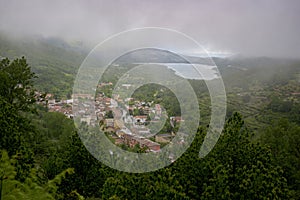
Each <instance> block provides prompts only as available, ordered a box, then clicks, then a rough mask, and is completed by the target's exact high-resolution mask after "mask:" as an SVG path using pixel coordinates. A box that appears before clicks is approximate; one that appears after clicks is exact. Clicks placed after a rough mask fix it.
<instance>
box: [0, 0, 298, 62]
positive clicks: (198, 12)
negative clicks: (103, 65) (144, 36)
mask: <svg viewBox="0 0 300 200" xmlns="http://www.w3.org/2000/svg"><path fill="white" fill-rule="evenodd" d="M145 26H147V27H149V26H154V27H165V28H171V29H175V30H178V31H181V32H183V33H185V34H187V35H189V36H191V37H193V38H194V39H196V40H197V41H198V42H199V43H201V44H202V45H204V47H205V48H207V49H208V50H209V51H220V52H232V53H241V54H244V55H255V56H280V57H282V56H284V57H287V56H288V57H297V58H300V1H299V0H281V1H280V0H249V1H246V0H245V1H243V0H218V1H217V0H206V1H204V0H194V1H193V0H191V1H184V0H181V1H176V0H169V1H168V0H160V1H158V0H157V1H154V0H115V1H113V0H107V1H100V0H97V1H96V0H95V1H84V0H81V1H79V0H77V1H76V0H75V1H74V0H73V1H71V0H67V1H61V0H54V1H53V0H51V1H42V0H26V1H16V0H0V30H4V31H9V32H14V33H17V34H41V35H43V36H47V37H48V36H50V37H52V36H60V37H64V38H65V39H72V40H74V39H76V40H83V41H85V42H90V43H92V44H97V43H99V42H101V41H102V40H104V39H105V38H107V37H109V36H111V35H112V34H115V33H118V32H120V31H124V30H127V29H132V28H139V27H145ZM0 45H1V44H0Z"/></svg>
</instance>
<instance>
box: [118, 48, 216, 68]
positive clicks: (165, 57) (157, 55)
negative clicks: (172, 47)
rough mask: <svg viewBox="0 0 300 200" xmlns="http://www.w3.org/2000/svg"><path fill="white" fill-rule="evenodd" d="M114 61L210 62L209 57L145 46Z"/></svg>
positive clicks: (207, 63) (208, 63)
mask: <svg viewBox="0 0 300 200" xmlns="http://www.w3.org/2000/svg"><path fill="white" fill-rule="evenodd" d="M185 58H186V59H185ZM115 62H116V63H119V64H121V63H189V62H191V63H194V64H196V63H197V64H206V65H210V64H212V62H211V60H210V58H202V57H194V56H187V55H179V54H175V53H173V52H170V51H167V50H161V49H154V48H146V49H138V50H135V51H131V52H129V53H127V54H125V55H123V56H121V57H119V58H118V59H117V60H116V61H115Z"/></svg>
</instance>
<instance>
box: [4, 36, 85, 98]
mask: <svg viewBox="0 0 300 200" xmlns="http://www.w3.org/2000/svg"><path fill="white" fill-rule="evenodd" d="M85 55H86V53H85V51H84V50H83V49H80V47H76V46H71V45H69V44H68V43H66V42H64V41H63V40H60V39H57V38H50V39H49V38H42V37H27V38H14V37H10V36H8V35H5V34H3V33H2V34H0V56H1V57H8V58H19V57H21V56H25V57H26V59H27V61H28V64H29V65H30V66H31V67H32V71H33V72H35V73H36V75H37V76H38V77H39V78H38V79H36V81H35V85H36V88H37V89H38V90H40V91H43V92H47V93H53V94H55V95H56V96H57V97H58V98H65V97H67V96H70V94H71V93H72V84H73V80H74V76H75V74H76V72H77V69H78V68H79V66H80V64H81V62H82V61H83V59H84V57H85Z"/></svg>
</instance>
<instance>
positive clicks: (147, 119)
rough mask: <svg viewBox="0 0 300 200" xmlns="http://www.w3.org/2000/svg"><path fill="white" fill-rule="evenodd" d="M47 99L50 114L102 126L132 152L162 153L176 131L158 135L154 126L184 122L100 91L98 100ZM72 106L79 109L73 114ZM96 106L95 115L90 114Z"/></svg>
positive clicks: (156, 107) (89, 97) (78, 97)
mask: <svg viewBox="0 0 300 200" xmlns="http://www.w3.org/2000/svg"><path fill="white" fill-rule="evenodd" d="M112 85H113V84H112V83H111V82H108V83H100V84H98V85H97V88H98V89H99V91H101V88H103V87H111V86H112ZM123 87H125V88H129V87H130V85H129V84H124V85H123ZM44 100H45V101H44V102H46V106H47V108H48V110H49V111H50V112H60V113H63V114H64V115H66V116H67V117H69V118H73V117H74V115H75V116H76V117H79V118H80V122H84V123H86V124H87V125H90V126H99V127H100V129H101V130H102V131H103V132H105V134H106V135H107V136H108V137H109V138H110V139H111V141H112V142H114V143H115V144H116V145H118V146H123V147H124V145H125V146H126V147H127V148H129V149H133V148H135V147H138V148H139V149H144V150H145V151H146V152H159V151H160V149H161V148H162V146H164V145H166V144H168V143H170V142H171V140H172V139H173V138H174V136H175V133H174V132H173V131H171V132H165V133H159V134H157V132H156V131H153V130H151V128H150V127H151V124H152V127H153V126H154V127H155V126H156V125H159V123H160V121H161V120H169V121H167V123H170V125H171V126H172V127H173V128H174V127H175V125H176V124H179V123H180V122H181V121H182V119H181V117H179V116H172V117H169V118H168V116H167V114H166V112H165V110H164V109H163V108H162V106H161V105H160V104H158V103H154V102H153V101H152V102H147V101H140V100H137V99H133V98H126V99H122V98H120V96H119V95H114V96H113V97H112V98H110V97H107V96H106V95H105V94H104V93H103V92H97V93H96V96H95V97H93V96H92V95H89V94H77V95H76V96H72V99H67V100H59V101H57V100H55V99H54V98H53V95H51V94H46V96H45V98H44ZM82 100H84V101H82ZM73 105H75V106H76V108H77V109H78V110H76V112H74V113H73V110H72V107H73ZM93 106H94V109H93V111H94V112H91V108H92V107H93Z"/></svg>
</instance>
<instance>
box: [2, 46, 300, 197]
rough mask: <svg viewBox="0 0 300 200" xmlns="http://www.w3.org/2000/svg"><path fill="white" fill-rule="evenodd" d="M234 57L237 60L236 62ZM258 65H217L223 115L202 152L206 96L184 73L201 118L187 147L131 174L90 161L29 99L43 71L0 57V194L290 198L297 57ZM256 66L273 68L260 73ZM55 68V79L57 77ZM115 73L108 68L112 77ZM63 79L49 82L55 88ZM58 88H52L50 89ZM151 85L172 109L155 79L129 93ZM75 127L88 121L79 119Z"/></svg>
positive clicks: (294, 177)
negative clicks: (159, 165)
mask: <svg viewBox="0 0 300 200" xmlns="http://www.w3.org/2000/svg"><path fill="white" fill-rule="evenodd" d="M2 51H4V50H3V49H2V50H1V52H2ZM54 51H56V50H55V49H54ZM5 52H8V53H10V51H8V50H5ZM2 55H4V53H3V54H2ZM49 59H50V58H49ZM53 63H55V61H53ZM53 63H51V64H49V66H50V65H52V64H53ZM225 63H226V62H225ZM264 63H265V62H264ZM242 64H243V63H242ZM242 64H239V65H238V64H237V65H238V67H245V66H243V65H242ZM247 64H248V63H247ZM281 64H282V63H281ZM224 65H225V64H224ZM237 65H236V66H237ZM257 66H259V67H256V68H255V67H254V68H250V67H248V68H246V69H247V70H237V69H233V68H229V69H227V68H225V67H223V68H222V73H223V74H224V82H225V85H226V89H227V90H228V91H227V93H228V114H227V116H228V117H227V122H226V125H225V128H224V131H223V134H222V135H221V137H220V139H219V141H218V143H217V144H216V146H215V147H214V149H213V150H212V152H210V153H209V155H208V156H206V157H205V158H203V159H201V158H199V156H198V153H199V149H200V146H201V144H202V142H203V139H204V137H205V134H206V126H207V121H208V118H209V113H210V109H209V106H208V105H209V95H208V91H207V89H206V87H205V84H204V83H203V81H196V80H192V81H190V83H191V85H192V86H193V88H194V90H195V92H196V94H197V97H198V99H199V103H200V107H201V112H202V113H201V117H204V120H203V121H201V124H200V126H199V129H198V132H197V135H196V138H195V140H194V141H193V143H192V145H191V147H190V148H189V149H188V150H187V151H186V152H185V153H184V154H183V155H182V157H180V158H179V159H178V160H176V161H175V162H174V163H172V164H171V165H170V166H168V167H166V168H163V169H160V170H158V171H155V172H151V173H144V174H130V173H125V172H119V171H116V170H113V169H111V168H109V167H107V166H105V165H103V164H102V163H100V162H99V161H98V160H96V159H95V158H94V157H93V156H92V155H91V154H90V153H89V152H88V151H87V150H86V148H85V147H84V146H83V144H82V142H81V140H80V138H79V137H78V135H77V129H76V128H75V127H74V124H73V121H72V120H71V119H68V118H66V117H65V116H64V115H63V114H61V113H56V112H52V113H51V112H48V111H47V109H45V108H43V107H42V106H38V105H36V104H35V101H34V87H33V84H35V86H38V87H39V89H41V90H42V91H44V92H47V91H46V88H44V89H45V90H43V87H44V86H41V85H36V84H37V83H38V82H39V81H41V83H42V82H43V81H44V80H40V79H41V77H39V78H35V74H34V73H32V71H31V68H30V67H29V66H28V65H27V61H26V59H25V58H20V59H15V60H11V61H10V60H9V59H3V60H2V61H1V63H0V77H1V82H0V160H1V162H0V199H1V200H6V199H21V200H22V199H68V200H71V199H299V198H300V187H299V185H300V184H299V183H300V154H299V149H300V146H299V145H300V135H299V133H300V125H299V124H300V120H299V116H300V113H299V110H300V106H299V103H300V102H299V96H298V94H297V93H299V92H300V88H299V67H298V66H299V63H297V62H292V63H289V64H287V67H286V68H285V69H286V71H282V72H281V73H278V74H277V73H274V72H272V70H271V69H269V67H265V68H263V67H262V66H260V65H257ZM45 67H47V70H50V69H51V68H48V65H47V66H45ZM279 68H280V67H277V66H275V68H274V69H279ZM41 69H42V68H41ZM262 69H269V70H270V73H271V72H272V74H268V76H267V77H262V76H261V75H259V71H260V70H262ZM35 70H36V68H35ZM35 70H33V71H35ZM51 70H52V69H51ZM72 70H74V71H73V72H72V73H75V69H72ZM111 70H113V69H111ZM124 70H125V69H124ZM42 71H43V70H42ZM43 73H44V71H43V72H40V73H39V74H38V75H42V74H43ZM72 73H70V74H72ZM56 75H57V74H55V75H53V76H55V79H57V78H58V77H60V75H57V76H56ZM117 75H118V74H116V73H114V76H116V77H115V78H117V77H118V76H117ZM64 76H65V75H64ZM67 76H68V75H67ZM242 77H243V78H242ZM51 78H52V77H49V81H50V79H51ZM106 78H108V76H106ZM55 79H53V80H55ZM58 79H61V80H62V81H66V82H68V81H70V80H72V79H65V77H60V78H58ZM53 80H52V81H53ZM112 82H113V83H115V82H114V81H112ZM297 83H298V84H297ZM43 84H46V83H43ZM71 84H72V81H71V82H70V83H69V82H68V83H67V84H66V85H64V84H62V85H60V84H58V85H56V86H55V87H57V90H59V91H63V90H64V88H65V87H69V85H71ZM51 90H52V89H51ZM53 91H54V90H53ZM107 91H109V89H108V88H107ZM142 91H144V93H143V92H142ZM65 92H66V91H63V92H61V93H60V92H58V93H55V91H54V93H55V94H56V95H58V96H60V95H62V96H63V95H66V94H67V93H68V92H67V93H65ZM63 93H64V94H63ZM153 93H154V94H155V95H156V97H159V98H161V99H160V100H161V101H162V102H165V104H163V103H162V104H163V106H164V107H166V108H167V110H170V111H171V112H173V113H172V114H174V115H176V114H177V113H178V106H177V103H178V102H174V101H172V100H173V99H174V98H173V96H172V95H173V94H172V93H171V92H170V91H168V90H166V89H164V88H163V87H161V88H159V89H157V88H156V87H155V85H154V84H153V85H147V86H145V87H143V88H141V89H140V90H139V91H137V92H136V93H135V95H136V98H149V100H151V99H150V98H153ZM155 99H156V100H157V98H153V100H154V101H155ZM236 111H238V112H239V113H241V114H238V113H237V112H236ZM242 116H243V117H242ZM79 128H87V127H86V126H85V125H84V124H82V127H79ZM165 128H166V129H167V128H168V127H167V125H166V127H165ZM134 151H136V152H138V151H139V147H135V149H134Z"/></svg>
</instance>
